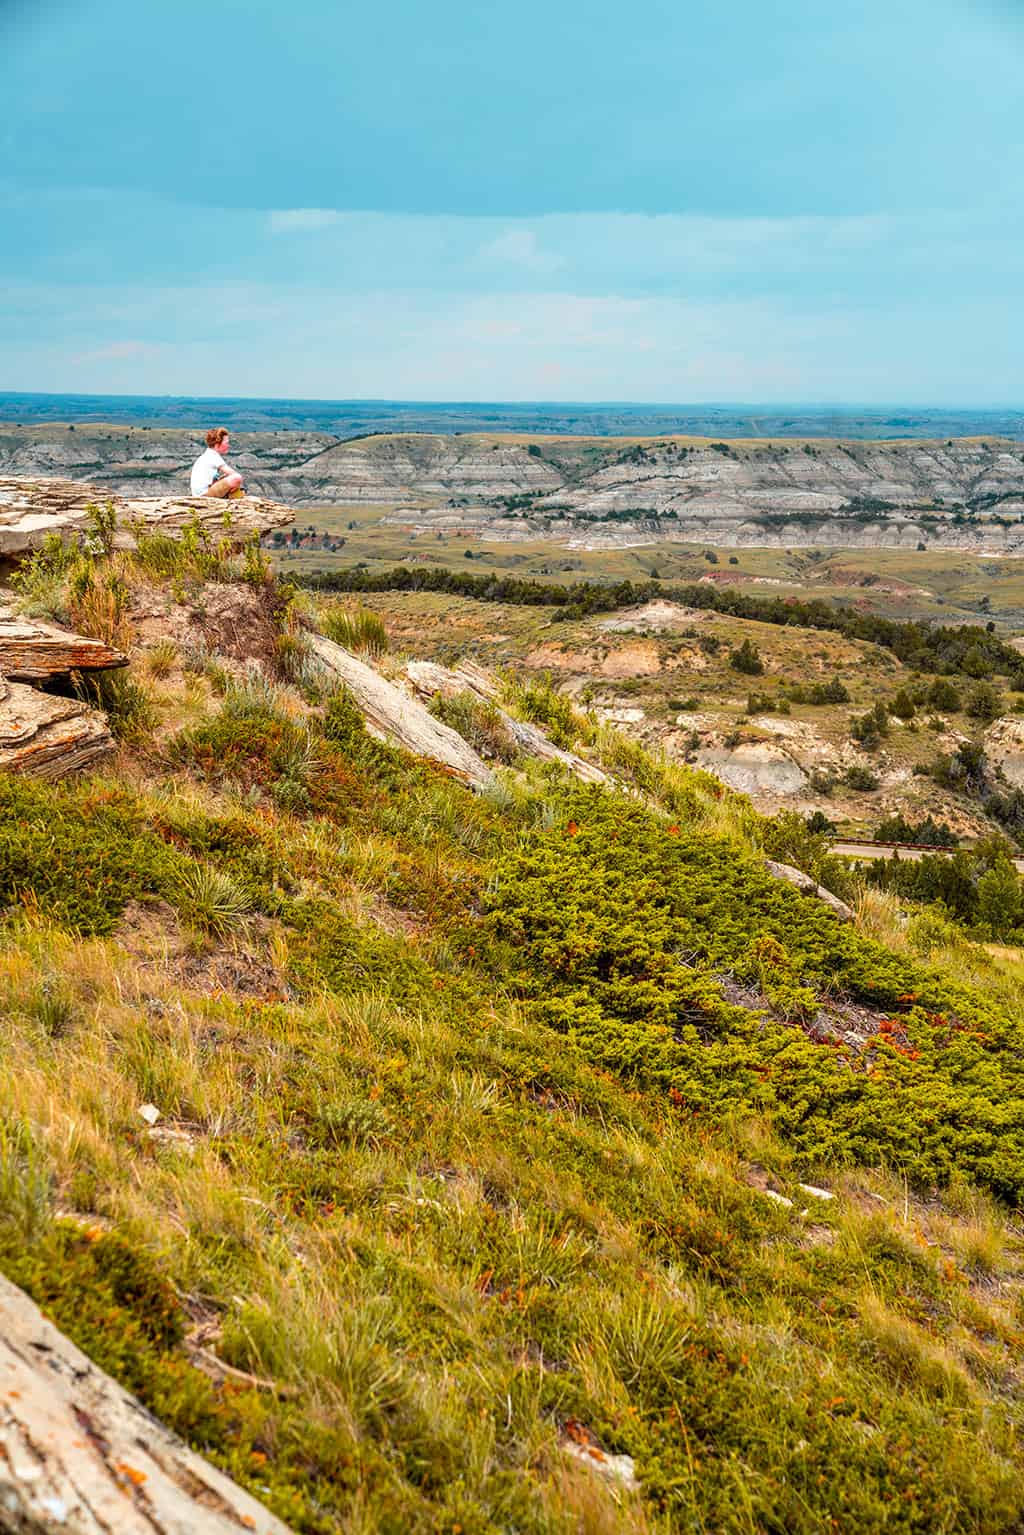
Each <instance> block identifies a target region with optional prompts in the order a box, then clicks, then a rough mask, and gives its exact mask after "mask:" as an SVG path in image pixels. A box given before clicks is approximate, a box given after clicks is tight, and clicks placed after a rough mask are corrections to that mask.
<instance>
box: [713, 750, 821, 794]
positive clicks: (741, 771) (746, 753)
mask: <svg viewBox="0 0 1024 1535" xmlns="http://www.w3.org/2000/svg"><path fill="white" fill-rule="evenodd" d="M696 762H697V766H698V767H702V768H704V770H705V771H706V772H708V773H714V775H715V777H716V778H720V779H721V781H722V782H723V783H724V784H728V786H729V788H730V789H736V790H737V791H738V792H739V793H740V794H751V795H760V794H778V795H786V794H799V793H800V792H801V790H802V789H804V788H805V787H806V785H807V774H806V773H805V772H804V770H803V768H802V767H801V766H800V764H799V763H798V762H797V761H795V759H794V758H793V757H792V756H791V755H790V753H789V752H788V751H786V750H785V748H784V747H782V746H776V745H774V744H773V743H772V742H770V741H743V742H741V743H740V744H739V746H735V747H726V746H704V747H701V749H700V750H699V751H698V752H697V754H696Z"/></svg>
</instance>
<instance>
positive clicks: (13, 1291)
mask: <svg viewBox="0 0 1024 1535" xmlns="http://www.w3.org/2000/svg"><path fill="white" fill-rule="evenodd" d="M0 1529H4V1530H10V1531H12V1532H13V1531H18V1532H21V1535H59V1532H72V1531H73V1532H74V1535H103V1532H105V1531H115V1530H116V1531H117V1535H239V1532H240V1531H242V1530H249V1531H251V1532H253V1535H288V1528H287V1526H286V1525H284V1524H282V1523H281V1521H280V1519H277V1518H276V1517H275V1516H274V1515H273V1514H271V1513H269V1512H268V1510H267V1509H265V1508H264V1507H263V1505H262V1504H261V1503H257V1501H256V1499H255V1498H253V1497H251V1496H250V1495H249V1494H248V1493H247V1492H243V1491H242V1489H241V1488H240V1487H238V1486H236V1484H235V1483H234V1482H232V1481H231V1480H230V1479H229V1478H228V1477H226V1476H225V1475H224V1473H223V1472H222V1471H218V1470H216V1469H215V1468H214V1467H213V1466H211V1465H210V1464H209V1463H208V1462H207V1461H205V1460H203V1459H202V1458H201V1457H200V1456H199V1455H196V1454H194V1453H193V1451H191V1450H190V1449H188V1448H187V1446H186V1445H184V1444H182V1443H181V1441H180V1440H179V1439H177V1438H176V1437H175V1436H174V1435H173V1434H172V1433H171V1432H170V1431H169V1430H168V1429H166V1428H165V1427H164V1426H163V1424H161V1423H159V1422H158V1421H157V1419H156V1418H154V1417H153V1416H152V1415H151V1414H150V1413H148V1412H147V1411H146V1409H145V1408H144V1407H143V1406H142V1404H141V1403H140V1402H138V1401H136V1399H135V1398H134V1397H133V1396H130V1395H129V1394H128V1392H127V1391H124V1390H123V1389H122V1388H121V1387H120V1386H119V1385H118V1384H117V1383H116V1381H113V1380H111V1378H110V1376H109V1375H106V1374H104V1372H103V1371H102V1370H100V1369H99V1368H98V1367H97V1366H96V1365H94V1364H93V1363H92V1361H91V1360H90V1359H88V1358H87V1357H86V1355H85V1354H83V1353H82V1351H81V1350H80V1349H78V1348H76V1347H75V1345H74V1344H73V1343H71V1342H70V1341H69V1339H67V1338H66V1337H65V1336H64V1335H63V1333H61V1332H59V1331H58V1330H57V1328H56V1327H54V1325H53V1324H52V1323H51V1322H48V1321H47V1320H46V1318H45V1317H44V1316H43V1314H42V1312H41V1311H40V1310H39V1308H38V1307H37V1306H36V1305H35V1304H34V1303H33V1302H32V1301H31V1300H30V1299H29V1298H28V1296H27V1295H26V1294H25V1293H24V1292H23V1291H22V1290H19V1289H18V1287H17V1286H16V1285H13V1284H11V1282H10V1281H9V1280H8V1279H5V1278H3V1277H0Z"/></svg>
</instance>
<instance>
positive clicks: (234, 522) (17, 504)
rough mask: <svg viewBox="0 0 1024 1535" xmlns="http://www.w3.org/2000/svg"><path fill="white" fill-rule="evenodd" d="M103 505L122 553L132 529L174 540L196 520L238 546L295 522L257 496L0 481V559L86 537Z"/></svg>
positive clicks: (288, 511) (131, 537) (286, 510)
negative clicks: (132, 493)
mask: <svg viewBox="0 0 1024 1535" xmlns="http://www.w3.org/2000/svg"><path fill="white" fill-rule="evenodd" d="M107 503H110V504H112V505H113V507H114V511H115V514H116V517H117V531H116V534H115V538H114V543H115V544H116V545H117V546H118V547H120V548H131V547H132V546H133V545H134V543H135V536H134V533H133V531H132V529H133V526H134V527H141V528H143V529H144V530H145V531H146V532H148V533H167V534H169V535H170V536H171V537H177V536H178V535H179V534H180V533H181V531H182V529H183V528H184V527H186V525H188V524H189V523H191V522H192V521H193V519H197V520H198V522H199V525H200V526H201V527H203V528H205V529H206V530H207V531H208V532H209V534H210V535H211V537H214V538H218V539H221V538H225V537H229V538H230V539H231V541H232V543H234V544H236V545H237V544H241V542H242V541H243V540H244V539H246V538H248V537H249V536H250V534H252V533H259V534H260V535H262V534H264V533H269V532H271V531H272V530H273V529H274V528H282V527H286V526H287V525H288V524H289V523H290V522H292V521H293V520H294V516H295V514H294V512H293V511H292V510H291V509H290V508H289V507H287V506H281V505H280V504H279V503H278V502H276V501H265V500H262V499H261V498H259V497H257V496H243V497H242V498H241V499H240V500H235V501H226V500H221V499H219V498H217V497H212V496H196V497H189V496H159V497H153V498H148V499H145V500H133V499H131V498H130V497H125V496H117V495H113V494H112V493H111V492H110V491H109V490H107V489H105V488H103V487H101V486H98V485H89V484H86V483H83V482H81V481H78V480H49V479H46V480H44V479H20V478H19V479H14V478H5V477H0V559H8V560H16V559H22V558H24V556H25V555H28V554H31V553H32V551H33V550H34V549H38V548H39V546H40V544H41V543H42V542H43V540H44V539H45V538H46V537H47V536H48V535H49V534H51V533H57V534H59V535H60V537H61V538H64V539H69V538H72V537H78V536H79V535H81V534H83V533H87V532H88V530H89V507H90V506H106V505H107ZM226 517H229V518H230V525H228V524H227V523H226V521H225V518H226Z"/></svg>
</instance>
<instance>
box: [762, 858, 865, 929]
mask: <svg viewBox="0 0 1024 1535" xmlns="http://www.w3.org/2000/svg"><path fill="white" fill-rule="evenodd" d="M765 866H766V868H767V870H768V873H769V874H770V875H771V876H772V878H773V879H779V880H782V881H783V882H784V883H785V884H787V885H795V886H796V888H797V889H798V890H799V891H800V893H801V894H802V895H813V896H814V897H815V898H816V899H817V900H819V901H824V903H825V905H826V906H827V907H828V908H829V910H830V911H833V912H835V914H836V916H837V917H838V918H839V920H840V922H852V921H853V919H854V913H853V911H852V909H851V908H850V907H849V906H847V904H846V902H845V901H841V900H840V899H839V897H838V896H837V895H833V894H832V892H831V890H826V889H825V886H824V885H819V884H818V882H817V880H813V879H812V878H811V876H810V875H809V874H805V873H804V872H803V870H802V869H794V868H793V865H792V864H789V863H776V862H775V860H774V858H766V859H765Z"/></svg>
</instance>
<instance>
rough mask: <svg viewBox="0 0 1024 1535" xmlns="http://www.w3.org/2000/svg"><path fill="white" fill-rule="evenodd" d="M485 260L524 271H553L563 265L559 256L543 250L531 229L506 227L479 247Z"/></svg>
mask: <svg viewBox="0 0 1024 1535" xmlns="http://www.w3.org/2000/svg"><path fill="white" fill-rule="evenodd" d="M480 255H481V257H482V259H483V260H484V261H485V262H488V263H497V264H498V265H500V266H512V267H518V268H519V269H520V270H521V271H526V272H553V271H555V270H556V269H557V268H558V267H560V266H563V265H564V262H563V259H562V257H561V256H557V255H555V254H554V252H553V251H546V250H544V249H543V248H542V247H541V245H540V242H539V241H538V239H537V236H536V234H535V233H534V231H533V230H532V229H506V230H505V231H504V232H503V233H502V234H500V235H498V236H497V238H496V239H494V240H489V241H488V242H487V244H486V245H482V246H481V247H480Z"/></svg>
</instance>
